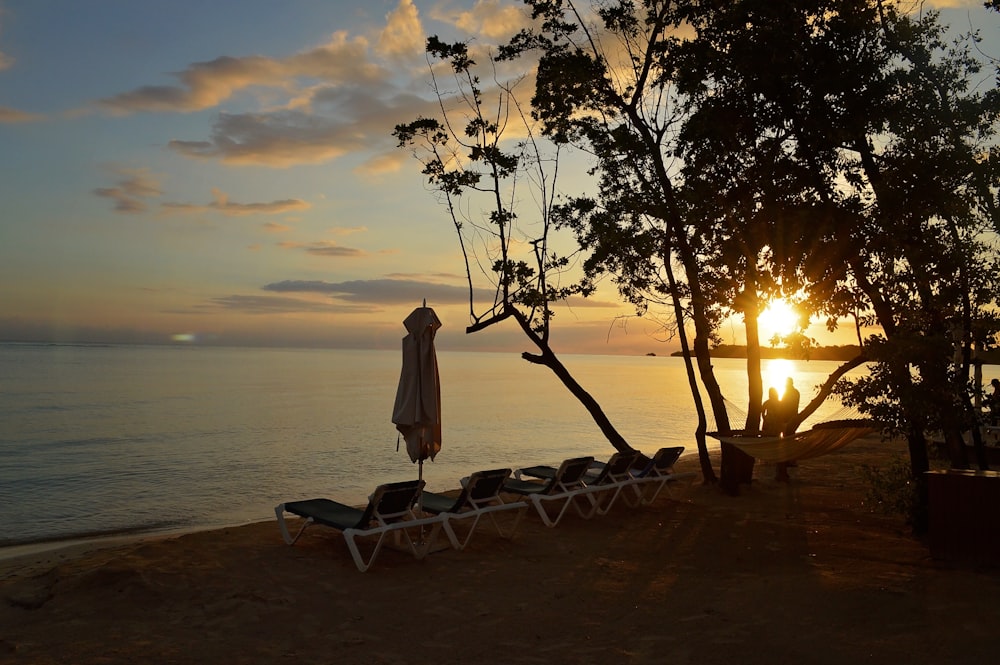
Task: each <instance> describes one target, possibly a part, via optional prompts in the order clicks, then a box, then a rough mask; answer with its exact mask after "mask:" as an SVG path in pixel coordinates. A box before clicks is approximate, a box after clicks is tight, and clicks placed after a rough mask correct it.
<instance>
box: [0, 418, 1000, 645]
mask: <svg viewBox="0 0 1000 665" xmlns="http://www.w3.org/2000/svg"><path fill="white" fill-rule="evenodd" d="M898 452H901V448H900V447H898V446H894V445H893V444H887V443H882V442H880V441H879V440H878V438H877V437H869V438H867V439H863V440H861V441H858V442H855V443H854V444H851V445H849V446H848V447H846V448H844V449H843V450H841V451H839V452H837V453H834V454H830V455H827V456H825V457H821V458H817V459H814V460H809V461H807V462H802V463H800V465H799V466H798V467H796V468H793V469H791V475H792V480H791V482H790V483H788V484H784V483H776V482H774V480H773V474H774V467H773V466H769V465H760V464H758V466H757V479H756V480H755V481H754V483H753V484H752V485H750V486H748V487H746V488H745V491H744V492H743V493H742V495H741V496H739V497H729V496H725V495H723V494H721V493H720V492H719V491H718V490H717V489H716V488H714V487H709V486H704V485H702V484H701V479H700V476H699V477H697V478H695V479H694V480H691V481H687V482H684V483H678V484H677V485H675V486H674V487H673V491H672V496H667V495H666V493H665V492H664V493H663V494H662V495H661V496H660V498H659V499H658V500H657V501H656V502H655V503H654V504H653V505H651V506H648V507H642V508H638V509H630V508H628V507H627V506H626V505H625V504H623V503H618V504H617V505H616V506H615V507H614V508H613V509H612V510H611V512H610V513H609V514H608V515H606V516H604V517H597V518H594V519H592V520H583V519H580V518H579V517H577V516H576V515H572V514H571V515H570V516H568V517H567V518H565V519H564V520H563V521H562V523H561V524H560V525H559V526H557V527H556V528H554V529H549V528H546V527H545V526H544V525H543V524H542V523H541V521H540V520H539V519H538V517H537V515H534V514H528V515H527V516H526V517H525V519H524V520H522V522H521V526H520V528H519V530H518V532H517V535H516V537H515V538H514V539H513V540H512V541H508V540H503V539H500V538H498V537H497V536H496V534H495V533H493V532H492V531H491V530H490V529H489V528H487V527H481V530H480V531H479V532H477V533H476V535H475V537H474V538H473V539H472V542H471V543H470V545H469V547H468V548H467V549H466V550H465V551H461V552H457V551H453V550H444V551H440V552H436V553H434V554H431V555H430V556H429V557H428V558H426V559H424V560H422V561H416V560H414V559H412V558H411V557H409V556H408V555H406V554H404V553H401V552H396V551H383V552H382V553H381V554H380V555H379V558H378V560H377V562H376V564H375V565H374V567H373V568H372V569H371V570H370V571H369V572H367V573H364V574H362V573H359V572H358V571H357V570H356V568H355V567H354V564H353V562H352V561H351V558H350V555H349V553H348V551H347V548H346V546H345V545H344V541H343V538H342V537H341V536H340V534H339V532H336V531H334V530H332V529H327V528H324V527H313V528H311V529H310V530H308V531H307V532H306V535H305V536H303V538H302V540H300V541H299V542H298V543H297V544H296V545H295V546H294V547H289V546H287V545H285V544H284V542H283V541H282V539H281V537H280V535H279V533H278V529H277V526H276V524H275V522H273V521H270V522H261V523H257V524H252V525H248V526H242V527H237V528H227V529H222V530H219V531H209V532H200V533H192V534H187V535H183V536H177V537H170V538H158V539H147V540H142V541H135V542H129V543H118V544H114V545H112V546H105V547H100V548H97V547H95V546H94V545H92V544H91V545H85V546H77V547H73V548H66V549H62V550H55V551H46V552H40V553H34V554H29V555H26V556H21V557H18V558H8V559H5V560H0V663H32V664H44V663H80V664H85V663H95V664H96V663H101V664H119V663H121V664H126V663H127V664H129V665H135V664H136V663H233V664H248V665H249V664H257V663H259V664H264V663H267V664H277V663H285V662H288V663H293V662H296V663H331V664H332V663H337V664H351V663H359V664H360V663H365V664H381V663H387V664H388V663H393V664H396V663H466V664H467V663H487V662H504V663H525V664H527V663H595V664H596V663H665V662H669V663H671V664H672V665H686V664H689V663H690V664H698V665H712V664H714V663H727V664H729V663H742V664H748V665H749V664H755V663H760V664H764V663H768V664H774V663H782V662H787V663H810V664H815V665H822V664H826V663H830V664H834V663H838V664H839V663H850V664H851V665H856V664H858V663H890V662H898V663H909V664H920V663H942V662H952V663H988V662H994V661H995V660H996V658H997V654H998V653H1000V571H998V570H996V569H978V570H977V569H975V568H969V567H960V566H956V565H953V564H949V563H944V562H940V561H936V560H934V559H932V558H931V557H930V555H929V552H928V550H927V547H926V546H925V545H924V544H922V543H921V542H919V541H917V540H914V539H913V538H912V537H911V536H910V535H909V531H908V529H907V528H906V527H905V526H904V525H903V524H902V522H901V520H899V519H894V518H889V517H884V516H880V515H875V514H872V513H871V512H869V511H868V510H867V508H866V506H865V505H864V499H865V492H866V486H865V481H864V480H863V478H862V474H861V473H860V467H861V465H863V464H880V463H884V462H885V461H886V460H887V459H888V458H889V457H890V456H891V455H893V454H895V453H898ZM678 471H697V464H696V460H693V459H690V460H689V459H685V460H683V461H682V462H681V463H680V464H679V465H678ZM289 498H299V497H289ZM333 498H336V497H333Z"/></svg>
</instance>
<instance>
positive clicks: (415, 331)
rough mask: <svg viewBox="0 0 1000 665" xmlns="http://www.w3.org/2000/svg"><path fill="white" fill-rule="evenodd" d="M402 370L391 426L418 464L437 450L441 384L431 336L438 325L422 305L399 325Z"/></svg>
mask: <svg viewBox="0 0 1000 665" xmlns="http://www.w3.org/2000/svg"><path fill="white" fill-rule="evenodd" d="M403 325H404V326H406V331H407V335H406V337H404V338H403V366H402V369H401V370H400V373H399V388H397V389H396V403H395V405H394V407H393V410H392V422H393V423H395V425H396V429H397V430H399V433H400V435H402V437H403V438H404V439H405V440H406V452H407V453H408V454H409V456H410V460H411V461H413V462H417V463H419V464H420V472H419V473H420V479H421V480H423V471H424V470H423V462H424V460H425V459H428V458H430V459H432V460H433V459H434V456H435V455H437V453H438V451H439V450H441V383H440V378H439V376H438V364H437V354H436V352H435V350H434V336H435V335H436V334H437V331H438V328H440V327H441V321H440V320H438V317H437V314H435V313H434V310H433V309H431V308H430V307H428V306H427V301H424V305H423V307H418V308H416V309H415V310H413V312H411V313H410V315H409V316H408V317H406V319H405V320H404V321H403Z"/></svg>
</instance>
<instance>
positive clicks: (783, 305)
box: [757, 298, 799, 340]
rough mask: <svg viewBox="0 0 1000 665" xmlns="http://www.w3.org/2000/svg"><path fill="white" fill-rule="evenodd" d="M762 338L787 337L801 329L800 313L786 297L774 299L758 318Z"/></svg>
mask: <svg viewBox="0 0 1000 665" xmlns="http://www.w3.org/2000/svg"><path fill="white" fill-rule="evenodd" d="M757 325H758V326H759V329H760V336H761V339H764V340H768V339H771V338H772V337H774V336H775V335H780V336H781V337H785V336H786V335H790V334H791V333H793V332H795V331H797V330H798V329H799V315H798V314H797V313H796V312H795V310H794V309H793V308H792V306H791V305H790V304H788V301H787V300H785V299H784V298H776V299H775V300H772V301H771V302H770V303H769V304H768V306H767V309H765V310H764V311H763V312H761V313H760V316H759V317H758V319H757Z"/></svg>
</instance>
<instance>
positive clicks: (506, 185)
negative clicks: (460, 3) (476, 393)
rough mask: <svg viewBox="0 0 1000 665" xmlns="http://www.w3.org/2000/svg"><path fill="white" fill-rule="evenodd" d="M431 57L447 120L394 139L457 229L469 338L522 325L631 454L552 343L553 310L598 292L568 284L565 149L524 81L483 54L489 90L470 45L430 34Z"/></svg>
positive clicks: (534, 357)
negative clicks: (559, 236) (558, 233)
mask: <svg viewBox="0 0 1000 665" xmlns="http://www.w3.org/2000/svg"><path fill="white" fill-rule="evenodd" d="M427 53H428V57H429V59H430V60H429V63H430V65H431V68H430V71H431V74H432V80H433V81H434V89H435V91H436V93H437V96H438V100H439V102H440V106H441V114H440V119H437V118H418V119H417V120H414V121H413V122H410V123H407V124H402V125H398V126H397V127H396V129H395V131H394V135H395V136H396V138H397V139H398V141H399V144H400V146H401V147H402V146H410V147H412V148H413V149H414V150H415V152H416V154H417V157H418V158H419V159H420V160H421V162H422V163H423V173H424V174H425V175H426V176H427V178H428V181H429V183H430V184H431V185H432V186H433V187H434V188H435V189H436V191H437V192H438V193H439V194H440V195H441V197H442V201H443V202H444V204H445V207H446V209H447V211H448V215H449V216H450V218H451V221H452V223H453V225H454V227H455V231H456V234H457V237H458V239H459V243H460V246H461V248H462V253H463V256H464V258H465V269H466V279H467V282H468V287H469V316H470V319H471V323H470V325H469V326H468V328H467V332H469V333H472V332H476V331H480V330H484V329H486V328H489V327H491V326H494V325H497V324H500V323H502V322H504V321H509V320H512V321H515V322H516V324H517V325H518V326H519V328H520V329H521V331H522V332H523V334H524V335H525V336H526V337H527V338H528V340H530V341H531V343H532V344H534V345H535V347H536V348H537V349H538V353H530V352H525V353H523V354H522V357H523V358H524V359H525V360H527V361H528V362H531V363H535V364H538V365H543V366H545V367H548V368H549V369H550V370H551V371H552V372H553V373H554V374H555V375H556V376H557V377H558V378H559V380H560V381H561V382H562V383H563V385H564V386H565V387H566V388H567V389H568V390H569V391H570V392H571V393H572V394H573V395H574V396H575V397H576V398H577V399H578V400H579V401H580V403H581V404H582V405H583V406H584V407H585V408H586V409H587V411H588V412H589V413H590V415H591V417H592V418H593V419H594V422H595V423H596V424H597V425H598V427H599V428H600V430H601V432H602V433H603V434H604V435H605V437H606V438H607V439H608V441H609V442H610V443H611V444H612V445H613V446H614V447H615V448H616V449H617V450H620V451H623V452H630V451H632V450H633V449H632V447H631V446H630V445H629V443H628V441H626V440H625V438H624V437H623V436H622V435H621V434H620V433H619V432H618V430H617V429H616V428H615V427H614V425H613V424H612V423H611V421H610V419H609V418H608V416H607V414H605V412H604V410H603V409H602V408H601V406H600V404H599V403H598V402H597V400H596V399H594V397H593V396H592V395H591V394H590V393H589V392H588V391H587V390H586V389H585V388H584V387H583V386H582V385H581V384H580V383H579V382H578V381H577V380H576V379H575V378H574V377H573V375H572V374H571V373H570V371H569V370H568V369H567V368H566V366H565V365H564V364H563V363H562V361H561V360H560V359H559V357H558V355H557V354H556V353H555V351H554V350H553V348H552V345H551V344H550V335H551V322H552V319H553V316H554V312H553V310H552V304H553V303H555V302H556V301H559V300H564V299H566V298H569V297H571V296H574V295H577V294H582V295H585V294H587V293H589V291H590V287H589V286H587V285H580V284H575V283H573V282H572V281H570V280H569V279H567V278H566V277H565V273H566V272H567V270H568V268H569V267H570V265H571V258H572V256H567V255H560V254H558V253H557V252H556V251H555V249H554V245H555V242H554V238H553V236H554V229H553V227H554V221H553V220H554V217H553V210H554V208H555V207H556V205H557V203H556V200H557V194H558V191H559V189H558V176H559V164H560V149H561V146H560V145H558V144H553V143H551V142H548V141H545V140H544V139H542V138H540V137H539V136H538V135H537V134H536V132H535V130H534V127H533V122H532V121H531V120H530V118H529V117H528V116H527V114H526V113H525V112H524V111H523V109H522V108H521V106H520V104H519V103H518V99H517V96H516V94H515V89H516V87H517V85H518V84H519V83H520V82H521V81H520V80H519V79H518V78H517V77H514V78H513V79H512V80H510V81H503V80H500V78H498V77H497V76H496V68H495V62H494V61H493V59H492V58H491V57H489V55H488V54H484V57H486V58H487V59H488V60H489V62H488V70H489V71H491V74H492V75H493V76H492V83H491V84H490V85H489V89H488V90H487V85H486V84H484V83H483V80H482V79H481V78H480V76H479V75H478V73H477V71H478V70H477V63H476V61H475V59H474V58H473V57H472V54H471V53H470V50H469V47H468V45H467V44H464V43H454V44H449V43H445V42H443V41H441V40H440V39H438V38H437V37H431V38H429V39H428V40H427ZM437 64H444V65H445V66H447V68H448V69H449V70H450V72H451V76H452V77H453V79H452V80H453V83H454V84H455V86H456V87H455V88H454V90H453V91H452V92H450V93H446V92H444V91H443V90H442V88H440V87H439V86H438V75H437V74H436V73H435V71H436V70H435V65H437ZM525 182H527V183H528V184H527V185H526V188H528V189H530V190H531V194H532V197H531V198H532V199H533V201H534V204H535V208H534V209H533V210H528V212H527V213H526V214H524V215H522V213H523V212H524V206H523V205H522V204H521V202H520V198H521V193H520V188H521V186H522V183H525ZM470 197H475V198H476V199H477V201H480V202H481V203H466V204H465V205H463V203H462V201H463V198H470ZM465 210H472V211H473V212H471V213H466V212H465ZM470 215H471V216H470ZM480 215H481V216H480ZM524 217H529V219H527V220H525V219H524ZM572 251H577V250H571V252H572ZM484 278H485V279H486V280H488V281H489V282H490V284H491V288H490V289H489V290H486V289H483V288H477V284H478V283H479V282H480V281H481V280H482V279H484Z"/></svg>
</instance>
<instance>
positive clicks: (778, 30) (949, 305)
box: [676, 0, 1000, 528]
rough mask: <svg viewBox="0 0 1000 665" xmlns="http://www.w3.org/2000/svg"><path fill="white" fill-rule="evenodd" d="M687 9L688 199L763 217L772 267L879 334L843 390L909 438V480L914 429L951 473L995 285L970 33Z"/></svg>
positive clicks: (932, 23)
mask: <svg viewBox="0 0 1000 665" xmlns="http://www.w3.org/2000/svg"><path fill="white" fill-rule="evenodd" d="M685 16H686V20H687V21H688V22H689V24H690V25H691V26H692V27H693V28H694V30H695V32H696V36H695V37H694V38H692V39H691V40H688V41H687V42H685V43H684V44H682V45H681V48H679V49H678V50H677V51H676V52H677V54H678V59H677V63H678V64H677V71H678V72H679V74H680V76H679V85H680V87H681V89H682V90H683V91H685V92H686V93H688V94H689V95H690V103H691V105H692V118H693V120H692V121H691V122H689V123H688V124H687V125H686V127H685V130H686V131H687V132H689V133H688V134H685V136H684V141H685V143H686V144H687V146H689V148H688V149H687V150H686V151H685V152H684V156H685V159H686V160H687V163H688V166H689V168H690V173H689V179H688V180H689V182H691V183H694V184H695V185H696V186H698V187H701V188H702V190H701V191H699V190H695V198H696V200H698V201H707V203H703V204H701V208H702V209H707V210H708V211H709V214H710V213H711V210H712V209H713V208H712V207H711V206H714V207H715V208H717V209H718V213H717V214H718V215H719V216H720V217H722V218H725V219H727V220H728V222H727V224H726V228H729V229H739V232H738V233H737V234H736V236H735V237H736V238H737V239H738V241H739V242H741V243H742V242H744V241H743V240H739V239H740V237H741V236H744V237H745V236H749V237H754V229H755V224H756V223H757V222H758V220H762V222H763V224H764V233H763V235H764V237H765V238H766V239H767V241H768V242H769V243H774V242H775V241H783V242H779V247H781V248H782V251H781V252H774V254H773V256H774V257H775V258H777V259H778V264H779V265H782V266H784V268H783V269H782V270H780V271H778V272H773V271H772V273H771V274H774V275H776V276H777V277H779V278H780V279H781V280H782V283H783V284H786V283H788V281H789V280H790V281H791V283H792V285H793V287H794V288H798V289H802V290H804V291H805V292H806V293H807V294H808V297H807V299H806V300H807V302H809V303H811V305H812V307H813V308H814V311H815V312H816V313H817V314H820V315H825V316H827V317H829V318H830V319H832V320H835V319H836V318H837V317H839V316H841V315H844V314H846V313H848V312H855V313H856V312H859V311H860V312H862V316H865V317H870V318H871V319H872V320H874V321H877V322H878V323H879V324H880V325H881V326H882V328H883V330H884V337H883V338H876V339H873V340H870V341H869V343H868V344H867V348H866V358H867V359H868V360H871V361H874V362H875V363H876V365H875V368H874V370H873V371H872V373H871V375H870V376H869V377H867V378H865V379H862V380H860V381H858V382H855V383H854V384H853V387H851V386H850V385H848V386H844V387H843V388H842V390H841V392H842V394H843V395H844V396H845V398H846V401H847V402H848V403H849V404H854V405H856V406H857V407H858V408H860V409H861V410H863V411H867V412H869V413H871V414H872V415H876V416H878V417H879V418H880V420H881V421H882V422H883V423H885V425H886V432H887V433H890V434H903V435H905V436H906V437H907V440H908V441H909V446H910V457H911V469H912V472H913V475H914V479H915V480H918V481H919V480H920V479H922V473H923V471H925V470H927V468H928V460H927V451H926V441H925V439H924V432H925V431H927V430H929V429H940V430H943V431H944V432H945V433H946V435H947V438H948V440H949V441H951V442H953V444H954V445H953V446H952V448H953V451H954V455H953V463H954V464H955V465H959V466H960V465H964V460H963V459H962V455H963V454H964V446H963V445H962V444H961V439H960V435H959V433H960V431H961V430H962V429H968V428H969V426H970V424H971V423H972V422H973V416H974V414H973V413H972V409H971V400H970V399H969V394H968V367H969V360H968V359H969V356H970V352H969V350H970V348H971V346H972V344H973V343H974V341H979V342H980V343H982V342H984V341H987V340H988V339H989V333H988V332H987V329H988V327H989V326H988V325H986V324H987V323H988V321H989V319H990V318H991V315H990V314H989V311H990V308H992V307H993V306H994V304H995V302H996V294H997V293H998V291H997V289H996V281H995V275H996V271H995V267H996V266H995V263H996V261H995V255H996V254H995V248H994V247H991V246H990V245H989V244H988V243H986V242H984V241H983V235H982V234H983V233H984V231H988V230H990V229H995V228H996V224H997V220H998V217H997V184H998V172H997V161H996V154H997V150H996V119H997V117H998V109H1000V107H998V99H997V93H996V90H995V89H994V90H988V91H986V92H979V91H978V90H977V87H976V86H977V84H978V83H980V73H981V67H982V65H981V63H979V62H978V61H977V60H976V59H975V58H974V57H972V52H971V50H970V48H969V45H970V44H972V43H974V41H975V36H974V35H973V36H967V37H966V40H965V41H964V42H963V43H959V44H954V45H948V44H945V43H944V42H943V41H942V34H943V29H942V27H941V26H940V24H939V22H938V16H937V14H934V13H929V14H926V15H924V16H923V17H920V18H913V17H909V16H906V15H902V14H899V13H897V12H896V11H895V10H894V5H891V4H889V3H883V2H878V1H868V0H853V1H852V0H841V1H836V0H834V1H826V0H814V1H812V2H803V1H795V2H791V1H781V0H768V1H767V2H763V1H756V2H755V1H750V0H748V1H744V2H739V3H725V2H717V3H697V4H691V5H689V6H688V7H687V12H686V14H685ZM734 165H735V168H734ZM720 200H721V202H722V203H719V201H720ZM789 241H790V242H791V243H792V244H793V245H794V244H796V243H798V245H799V246H793V247H792V250H791V251H786V250H785V248H787V246H788V243H789ZM760 246H763V245H758V247H760ZM771 247H772V249H773V248H774V245H771ZM819 252H822V258H821V260H818V261H817V260H815V259H810V253H812V254H817V253H819ZM782 257H785V258H784V259H783V258H782ZM748 274H751V273H748ZM869 312H870V314H869ZM956 350H958V351H960V352H961V357H962V360H961V361H960V362H955V361H954V358H955V352H956ZM973 431H974V432H977V430H975V429H974V430H973ZM917 526H918V528H919V525H917Z"/></svg>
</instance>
